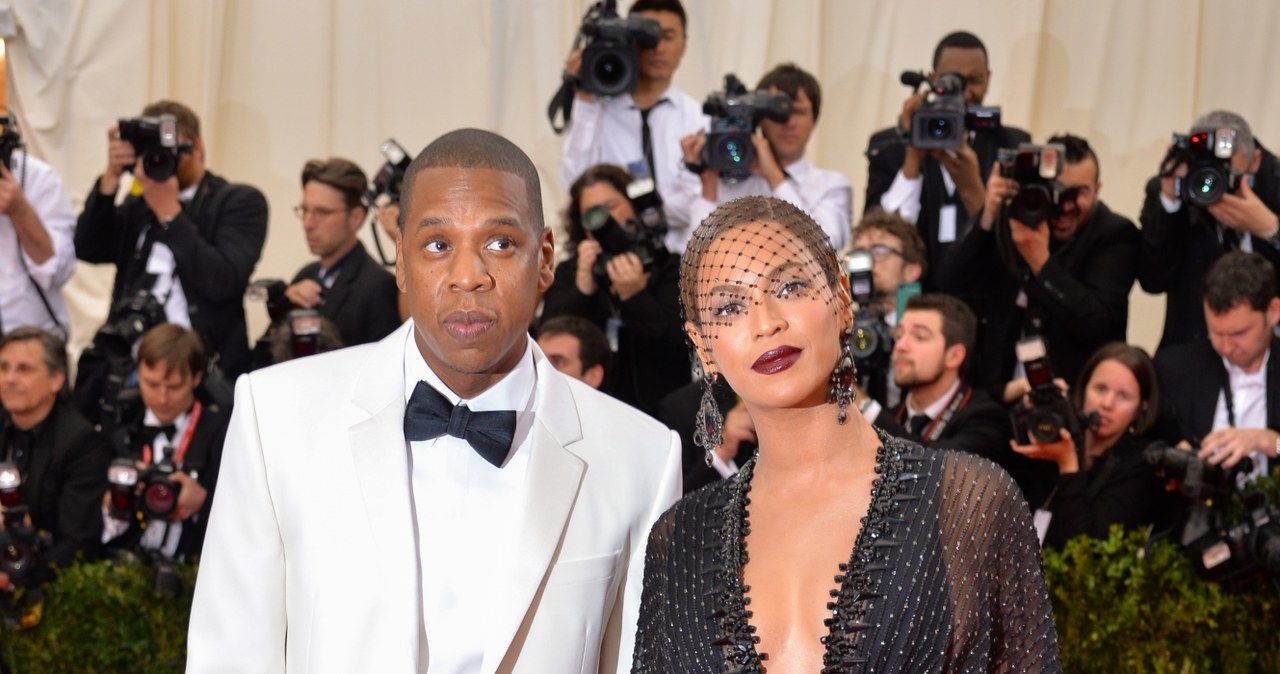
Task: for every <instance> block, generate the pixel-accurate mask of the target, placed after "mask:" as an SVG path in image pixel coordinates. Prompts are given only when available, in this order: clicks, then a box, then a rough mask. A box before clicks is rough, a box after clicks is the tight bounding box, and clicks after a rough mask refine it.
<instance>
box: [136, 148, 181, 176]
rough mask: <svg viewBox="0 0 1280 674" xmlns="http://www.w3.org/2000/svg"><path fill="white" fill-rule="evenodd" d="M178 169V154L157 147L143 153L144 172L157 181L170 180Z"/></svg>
mask: <svg viewBox="0 0 1280 674" xmlns="http://www.w3.org/2000/svg"><path fill="white" fill-rule="evenodd" d="M177 171H178V155H177V154H174V153H173V152H170V151H168V150H165V149H163V148H156V149H154V150H152V151H150V152H148V153H146V154H144V155H142V172H143V173H146V174H147V177H148V178H150V179H152V180H155V181H157V182H160V181H163V180H168V179H169V178H170V177H172V176H173V174H174V173H177Z"/></svg>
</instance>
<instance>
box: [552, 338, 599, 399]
mask: <svg viewBox="0 0 1280 674" xmlns="http://www.w3.org/2000/svg"><path fill="white" fill-rule="evenodd" d="M538 347H539V348H541V349H542V352H543V353H545V354H547V360H550V361H551V364H552V365H554V366H555V368H556V369H557V370H559V371H561V372H563V373H565V374H567V375H569V376H570V377H573V378H574V379H577V380H578V381H581V382H586V384H587V385H588V386H590V387H592V388H600V384H601V382H602V381H603V377H604V368H602V367H600V366H599V365H596V366H593V367H591V368H590V369H587V368H584V367H583V366H582V342H581V341H580V340H579V339H578V338H577V337H576V336H574V335H571V334H569V333H567V332H562V333H560V334H556V335H543V336H541V337H539V338H538Z"/></svg>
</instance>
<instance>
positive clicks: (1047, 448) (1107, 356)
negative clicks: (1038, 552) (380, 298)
mask: <svg viewBox="0 0 1280 674" xmlns="http://www.w3.org/2000/svg"><path fill="white" fill-rule="evenodd" d="M1071 403H1072V405H1073V406H1074V407H1075V408H1076V409H1077V410H1080V411H1081V412H1082V413H1083V414H1084V416H1085V418H1089V417H1091V416H1092V417H1093V418H1095V419H1096V423H1093V424H1089V425H1087V428H1086V429H1085V431H1084V446H1083V447H1077V446H1076V441H1075V439H1074V438H1073V437H1072V435H1071V433H1070V432H1069V431H1068V430H1067V429H1065V428H1063V429H1061V431H1060V439H1059V440H1057V441H1056V442H1044V441H1042V440H1040V439H1039V438H1036V437H1035V436H1034V435H1032V436H1031V438H1030V439H1031V442H1030V443H1029V444H1022V445H1020V444H1017V442H1015V441H1011V442H1010V443H1009V444H1010V446H1012V447H1013V449H1014V451H1016V452H1018V453H1019V454H1021V455H1023V456H1026V457H1029V458H1032V459H1038V460H1040V461H1044V462H1048V463H1052V464H1054V465H1056V466H1057V468H1058V477H1057V485H1056V486H1055V487H1054V489H1053V492H1052V494H1051V495H1050V496H1049V497H1048V500H1047V501H1039V499H1037V501H1038V502H1032V503H1031V506H1032V507H1033V508H1035V507H1038V506H1040V505H1041V503H1043V504H1044V505H1043V506H1042V510H1041V511H1040V512H1038V513H1037V518H1036V528H1037V529H1038V530H1039V531H1040V535H1041V540H1042V542H1043V543H1044V545H1046V546H1049V547H1054V548H1060V547H1062V546H1063V545H1064V544H1065V543H1066V542H1067V541H1068V540H1070V539H1072V538H1075V537H1076V536H1079V535H1082V534H1087V535H1089V536H1092V537H1094V538H1103V539H1105V538H1106V537H1107V531H1108V529H1110V527H1111V525H1112V524H1123V525H1124V526H1126V527H1129V528H1134V527H1141V526H1146V525H1149V524H1156V523H1163V522H1162V520H1164V519H1165V518H1166V517H1167V516H1168V515H1169V514H1170V513H1171V512H1174V509H1175V507H1176V505H1177V504H1176V503H1175V502H1173V501H1172V500H1171V499H1170V495H1169V494H1168V493H1167V492H1166V491H1165V490H1164V484H1163V483H1162V482H1161V481H1160V480H1159V479H1158V478H1157V477H1156V474H1155V472H1154V471H1153V470H1152V468H1151V466H1150V465H1148V464H1147V462H1146V461H1145V460H1144V458H1143V449H1144V448H1145V447H1146V446H1147V444H1148V441H1149V440H1150V439H1151V438H1149V437H1148V436H1147V431H1148V430H1150V429H1151V427H1152V424H1153V423H1154V422H1155V419H1156V416H1157V413H1158V412H1157V411H1158V410H1159V407H1160V389H1159V386H1158V385H1157V382H1156V372H1155V365H1153V364H1152V362H1151V358H1150V356H1148V355H1147V353H1146V352H1145V351H1143V350H1142V349H1139V348H1138V347H1135V346H1129V345H1128V344H1124V343H1121V342H1112V343H1110V344H1107V345H1105V346H1103V347H1102V348H1101V349H1098V350H1097V351H1096V352H1094V354H1093V356H1092V357H1090V358H1089V361H1088V362H1087V363H1085V366H1084V370H1083V371H1082V372H1081V373H1080V380H1079V382H1078V383H1077V384H1076V387H1075V390H1074V391H1072V393H1071ZM1028 404H1030V401H1028ZM1046 516H1047V517H1048V521H1047V522H1044V518H1045V517H1046Z"/></svg>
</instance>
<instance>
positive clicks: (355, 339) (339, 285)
mask: <svg viewBox="0 0 1280 674" xmlns="http://www.w3.org/2000/svg"><path fill="white" fill-rule="evenodd" d="M341 265H342V266H341V267H339V269H340V271H339V272H338V277H337V278H335V279H334V280H333V287H331V288H329V289H328V290H327V291H325V294H324V302H322V303H321V304H320V306H319V307H317V308H316V309H317V310H318V311H319V312H320V314H321V315H322V316H324V317H326V318H328V319H329V320H331V321H333V324H334V325H336V326H338V331H339V332H340V333H342V345H343V346H355V345H356V344H368V343H370V342H376V341H378V340H380V339H382V338H383V337H386V336H387V335H389V334H391V333H392V332H393V331H394V330H395V329H396V328H398V327H400V310H399V308H398V307H397V306H396V299H397V298H396V295H397V294H398V292H399V290H398V289H397V288H396V277H395V276H393V275H392V274H391V273H390V272H388V271H387V270H386V269H383V267H382V265H380V264H378V263H377V262H376V261H374V259H373V258H372V257H370V256H369V253H368V252H367V251H365V249H364V244H361V243H359V242H357V243H356V247H355V248H352V249H351V252H350V253H348V254H347V258H346V259H345V260H343V261H342V262H341ZM319 277H320V263H319V262H312V263H311V264H309V265H307V266H305V267H303V268H302V269H301V270H300V271H299V272H298V274H297V276H294V277H293V281H292V283H297V282H298V281H301V280H303V279H312V280H314V281H318V280H319Z"/></svg>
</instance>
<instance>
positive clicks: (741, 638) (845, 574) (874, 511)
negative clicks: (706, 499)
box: [714, 431, 916, 674]
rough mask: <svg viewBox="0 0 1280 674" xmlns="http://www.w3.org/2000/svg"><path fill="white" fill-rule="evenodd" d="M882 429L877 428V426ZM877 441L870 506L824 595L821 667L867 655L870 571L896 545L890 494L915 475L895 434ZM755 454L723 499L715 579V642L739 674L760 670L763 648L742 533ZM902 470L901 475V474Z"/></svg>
mask: <svg viewBox="0 0 1280 674" xmlns="http://www.w3.org/2000/svg"><path fill="white" fill-rule="evenodd" d="M878 432H879V431H878ZM879 435H880V446H879V447H877V448H876V461H875V472H876V473H877V475H876V478H875V480H874V481H873V482H872V484H871V500H870V502H869V503H868V504H867V512H866V514H864V515H863V516H862V518H861V526H860V527H859V530H858V535H857V537H856V538H855V539H854V543H853V549H852V550H851V551H850V554H849V561H847V562H842V563H840V564H839V573H838V574H836V575H835V582H836V586H837V589H836V590H834V592H835V594H834V595H833V597H834V600H833V601H830V602H828V604H827V610H828V611H829V612H830V615H829V616H828V617H827V618H825V619H824V620H823V624H824V625H826V627H827V634H826V635H825V636H823V637H822V638H821V641H822V644H823V647H824V653H823V656H822V661H823V667H822V670H821V671H822V674H837V673H840V672H845V671H848V670H847V669H846V667H848V666H850V665H856V664H861V663H865V662H866V661H867V660H866V656H865V655H864V654H863V653H862V652H860V651H865V649H859V644H860V643H861V639H859V636H860V635H861V634H862V633H864V632H866V631H868V630H870V629H871V628H873V627H875V625H873V624H870V623H868V622H867V621H866V620H865V618H866V617H867V615H868V613H869V611H870V608H871V603H872V601H873V600H874V599H877V598H879V597H880V596H882V595H881V594H880V593H878V592H876V591H875V590H876V587H875V582H874V579H873V578H872V574H873V573H874V572H876V571H880V570H883V569H884V568H887V564H885V563H884V561H885V559H884V557H885V555H886V554H887V553H888V552H889V551H891V550H893V549H895V548H896V547H897V543H896V542H894V541H893V540H892V536H891V535H890V534H891V533H892V532H891V527H890V524H891V521H890V520H889V518H888V516H889V515H890V513H891V511H892V510H893V508H894V507H895V497H896V496H897V495H898V493H899V492H900V491H901V490H902V488H903V483H904V482H906V481H908V480H914V479H915V478H916V475H914V474H910V473H903V458H902V452H901V449H900V448H899V447H898V446H897V442H896V441H895V440H894V439H892V438H891V437H890V436H888V435H887V434H884V433H879ZM755 463H756V462H755V459H752V460H751V461H748V462H747V464H746V465H744V466H743V467H742V469H741V470H740V471H738V474H737V475H736V476H734V478H733V482H732V483H731V484H730V485H729V494H728V496H729V498H728V500H727V501H726V503H725V507H724V513H723V520H722V521H723V522H724V529H723V530H722V538H721V542H720V554H719V555H718V557H719V559H718V560H717V563H716V565H715V566H716V569H715V571H716V572H717V574H718V575H719V576H720V579H721V581H722V582H720V583H717V587H718V588H719V589H720V593H721V596H722V599H723V601H722V602H720V604H719V605H720V606H722V607H724V608H723V609H722V610H719V611H717V612H716V613H717V617H719V619H720V627H721V635H720V638H719V639H717V640H716V641H715V642H714V645H717V646H721V647H722V648H723V649H724V656H725V660H726V664H727V665H728V666H729V667H728V671H731V672H735V673H736V672H741V673H742V674H763V672H764V671H765V668H764V665H763V664H762V663H763V662H764V661H767V660H768V653H765V652H758V651H757V650H756V644H758V643H759V642H760V637H758V636H756V632H757V628H756V626H755V625H753V624H752V623H751V615H752V612H751V611H750V610H749V609H748V608H747V606H748V605H749V604H750V601H751V599H750V597H748V596H747V592H749V591H750V589H751V588H750V586H747V585H744V584H743V580H742V579H743V568H744V567H745V566H746V564H747V561H748V555H747V543H746V539H747V534H748V533H750V531H751V528H750V521H749V517H748V515H749V506H750V504H751V498H750V491H751V479H752V477H753V475H754V472H755ZM904 478H905V479H904Z"/></svg>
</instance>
